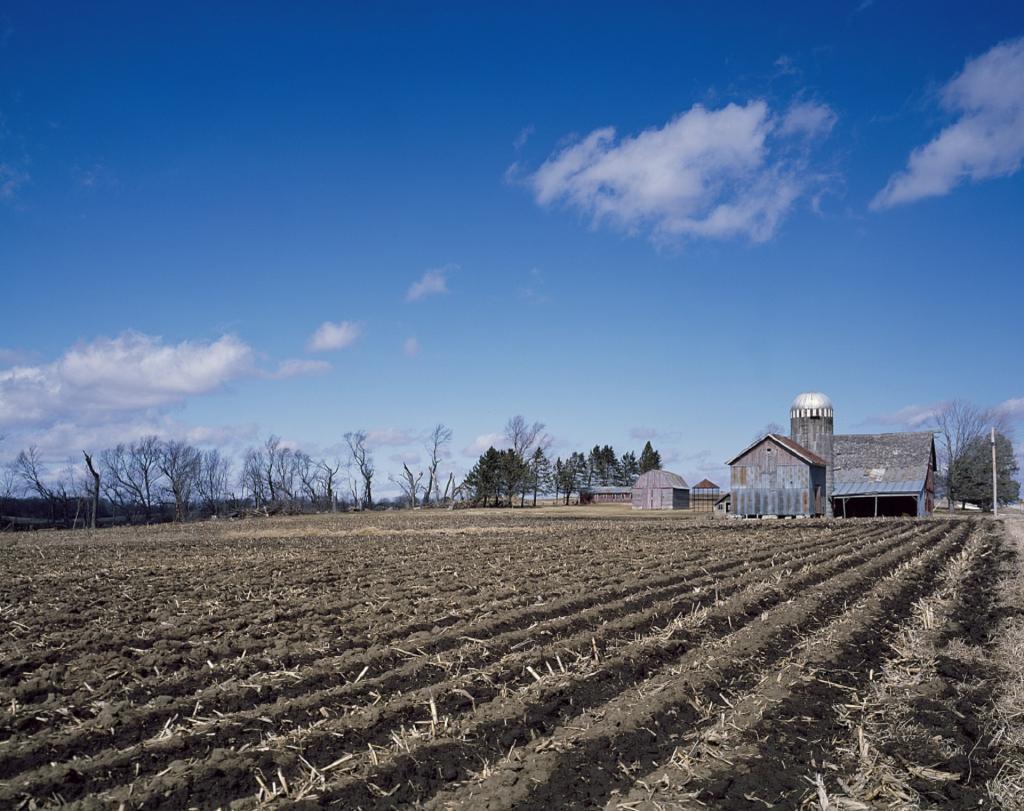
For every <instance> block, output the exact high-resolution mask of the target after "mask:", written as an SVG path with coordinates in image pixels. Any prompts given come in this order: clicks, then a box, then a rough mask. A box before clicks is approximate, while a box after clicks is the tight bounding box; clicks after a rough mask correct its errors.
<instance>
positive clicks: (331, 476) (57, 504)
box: [0, 424, 457, 528]
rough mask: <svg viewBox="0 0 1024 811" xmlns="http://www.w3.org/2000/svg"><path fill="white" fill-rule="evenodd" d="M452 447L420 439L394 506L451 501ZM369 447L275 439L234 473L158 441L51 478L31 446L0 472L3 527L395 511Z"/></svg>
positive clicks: (70, 466) (215, 453)
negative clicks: (448, 468) (377, 486)
mask: <svg viewBox="0 0 1024 811" xmlns="http://www.w3.org/2000/svg"><path fill="white" fill-rule="evenodd" d="M451 438H452V431H451V429H450V428H448V427H447V426H445V425H443V424H438V425H436V426H435V427H434V428H433V429H432V430H431V431H430V432H429V433H428V434H427V436H426V438H425V439H424V449H425V451H426V454H427V463H426V468H425V470H424V471H421V472H418V473H417V474H413V473H412V471H411V470H410V469H409V467H408V465H407V464H406V465H403V467H404V471H405V474H407V476H408V478H406V476H405V475H403V477H402V478H397V479H394V478H393V479H392V481H394V482H395V483H396V484H398V486H399V489H400V490H401V492H402V494H403V495H402V497H400V498H399V499H397V503H398V504H399V505H403V506H404V505H406V504H408V505H409V506H413V507H417V506H423V505H439V504H446V503H450V502H451V501H452V499H453V498H454V497H455V491H456V489H457V488H456V486H455V481H454V474H452V473H449V474H448V477H447V480H444V479H443V476H442V472H441V468H442V465H443V463H444V460H445V459H446V458H447V456H448V455H449V454H448V449H447V448H448V445H449V444H450V442H451ZM0 439H2V437H0ZM368 440H369V435H368V434H367V432H366V431H352V432H349V433H346V434H345V435H344V437H343V450H342V452H341V453H340V454H339V455H338V456H336V457H321V458H314V457H312V456H310V455H309V454H308V453H305V452H304V451H302V450H301V449H298V448H293V447H290V446H289V445H287V444H286V443H284V442H283V441H282V440H281V438H280V437H278V436H275V435H271V436H269V437H268V438H267V439H266V441H265V442H263V444H262V445H260V446H257V447H250V448H248V449H247V450H246V451H245V452H244V454H243V455H242V458H241V463H240V465H238V466H237V470H236V466H235V465H233V463H232V460H231V458H230V457H229V456H228V455H227V454H225V453H223V452H222V451H220V450H219V449H216V448H213V449H209V450H201V449H199V448H197V447H196V446H194V445H192V444H190V443H188V442H186V441H183V440H175V439H170V440H169V439H161V438H159V437H157V436H155V435H150V436H144V437H142V438H141V439H139V440H137V441H135V442H130V443H121V444H118V445H115V446H114V447H112V448H106V449H104V450H102V451H100V452H99V453H96V454H90V453H88V452H86V451H83V452H82V456H83V460H84V463H83V462H78V463H76V462H75V460H73V459H69V460H68V461H67V463H66V464H65V465H63V466H62V467H60V468H58V469H57V470H53V469H52V467H51V466H50V465H48V464H46V463H45V462H44V460H43V457H42V454H41V452H40V450H39V449H38V448H37V447H29V448H27V449H25V450H22V451H21V452H19V453H18V455H17V456H16V457H15V458H14V460H13V461H12V462H10V463H8V464H6V465H3V466H2V467H0V521H6V522H7V523H14V524H19V523H20V524H26V525H33V524H40V525H42V524H46V525H49V526H63V527H67V528H77V527H94V528H95V527H97V526H101V525H105V524H115V523H129V524H148V523H156V522H162V521H185V520H187V519H189V518H192V517H210V516H225V515H236V514H239V513H241V512H244V511H247V510H258V511H261V512H264V513H269V512H281V511H284V512H308V511H330V512H334V511H338V510H348V509H372V508H374V507H376V506H393V505H394V504H395V502H396V500H394V499H383V500H381V499H375V498H374V495H373V487H374V477H375V475H376V467H375V464H374V457H373V451H372V449H371V447H370V444H369V441H368ZM424 476H426V479H425V481H424Z"/></svg>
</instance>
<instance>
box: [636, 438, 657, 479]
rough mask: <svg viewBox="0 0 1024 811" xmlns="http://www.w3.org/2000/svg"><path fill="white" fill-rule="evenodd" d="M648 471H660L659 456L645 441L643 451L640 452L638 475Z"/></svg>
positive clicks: (649, 442) (648, 441)
mask: <svg viewBox="0 0 1024 811" xmlns="http://www.w3.org/2000/svg"><path fill="white" fill-rule="evenodd" d="M649 470H661V454H660V453H658V452H657V451H656V450H654V448H653V447H652V445H651V441H650V440H647V444H646V445H644V449H643V451H641V452H640V473H641V474H643V473H647V472H648V471H649Z"/></svg>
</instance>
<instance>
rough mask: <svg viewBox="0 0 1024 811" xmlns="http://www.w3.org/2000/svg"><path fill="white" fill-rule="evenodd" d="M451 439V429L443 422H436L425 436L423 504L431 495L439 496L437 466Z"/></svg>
mask: <svg viewBox="0 0 1024 811" xmlns="http://www.w3.org/2000/svg"><path fill="white" fill-rule="evenodd" d="M451 441H452V429H451V428H449V427H447V426H446V425H445V424H444V423H440V422H439V423H438V424H437V425H435V426H434V429H433V430H432V431H431V432H430V435H429V436H428V437H427V442H426V448H427V454H428V462H427V473H428V476H427V490H426V492H425V493H424V495H423V505H424V506H429V505H430V497H431V495H433V496H434V498H435V499H436V498H438V497H439V496H440V490H441V483H440V482H439V481H438V480H437V468H438V467H439V466H440V464H441V459H442V457H443V456H444V455H445V446H446V445H448V443H449V442H451Z"/></svg>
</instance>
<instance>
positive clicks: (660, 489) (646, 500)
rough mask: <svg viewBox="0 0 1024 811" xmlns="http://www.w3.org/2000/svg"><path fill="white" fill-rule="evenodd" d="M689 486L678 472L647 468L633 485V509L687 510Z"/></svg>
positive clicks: (688, 505)
mask: <svg viewBox="0 0 1024 811" xmlns="http://www.w3.org/2000/svg"><path fill="white" fill-rule="evenodd" d="M689 507H690V486H689V485H688V484H687V483H686V480H685V479H683V477H682V476H680V475H679V474H678V473H670V472H669V471H667V470H648V471H647V472H646V473H644V474H643V475H642V476H641V477H640V478H639V479H637V480H636V484H634V485H633V509H634V510H687V509H689Z"/></svg>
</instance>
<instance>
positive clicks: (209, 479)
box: [196, 448, 231, 515]
mask: <svg viewBox="0 0 1024 811" xmlns="http://www.w3.org/2000/svg"><path fill="white" fill-rule="evenodd" d="M230 478H231V462H230V460H229V459H228V458H227V457H226V456H224V455H223V454H221V452H220V451H219V450H217V449H216V448H212V449H210V450H208V451H203V453H202V455H201V456H200V458H199V475H198V476H197V477H196V493H197V494H198V495H199V498H200V500H201V501H202V503H203V506H204V507H205V508H206V509H207V510H208V511H209V513H210V514H211V515H217V513H218V511H219V509H220V505H221V504H223V503H224V499H225V498H227V495H228V482H229V481H230Z"/></svg>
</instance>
